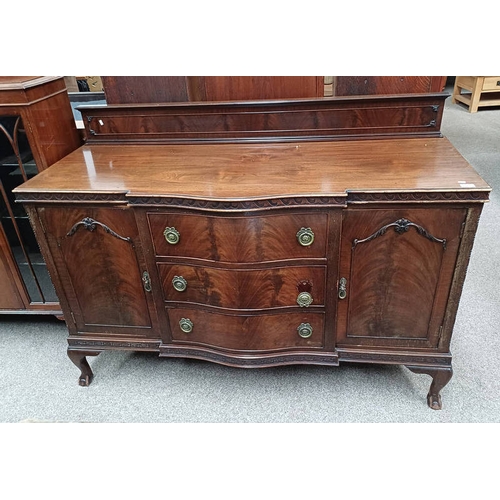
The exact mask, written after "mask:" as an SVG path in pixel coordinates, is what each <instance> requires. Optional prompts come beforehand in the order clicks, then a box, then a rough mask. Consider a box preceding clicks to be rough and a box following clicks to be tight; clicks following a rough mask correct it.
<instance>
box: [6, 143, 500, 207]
mask: <svg viewBox="0 0 500 500" xmlns="http://www.w3.org/2000/svg"><path fill="white" fill-rule="evenodd" d="M490 189H491V188H490V187H489V186H488V184H486V182H485V181H483V180H482V179H481V177H480V176H479V175H478V174H477V173H476V172H475V171H474V169H473V168H472V167H471V166H470V165H469V164H468V163H467V161H466V160H465V159H464V158H463V157H462V156H461V155H460V153H458V151H457V150H456V149H455V148H454V147H453V146H452V145H451V144H450V142H449V141H448V140H447V139H445V138H441V139H438V138H435V139H394V140H392V139H391V140H385V141H376V140H364V141H357V142H354V143H353V142H330V143H324V142H318V143H300V144H268V145H257V144H254V145H243V144H224V145H216V144H210V145H189V146H182V145H175V146H139V145H135V146H132V145H129V146H105V145H95V146H83V147H81V148H79V149H78V150H76V151H74V152H73V153H70V154H69V155H68V156H66V157H65V158H64V159H62V160H61V161H60V162H58V163H57V164H56V165H55V166H54V167H51V168H49V169H48V170H46V171H44V172H41V173H40V174H39V175H37V176H36V177H34V178H33V179H30V180H29V181H28V182H27V183H25V184H23V185H22V186H21V187H18V188H16V189H15V190H14V191H15V192H16V193H30V192H31V193H37V194H40V193H49V194H50V193H63V194H64V193H71V194H72V195H75V197H76V196H77V195H78V194H79V193H92V194H93V195H96V194H99V193H105V194H108V193H109V194H111V195H113V196H116V198H117V199H119V200H121V199H122V198H123V195H124V194H127V195H128V197H134V196H136V197H140V196H172V197H179V198H183V197H189V198H194V199H204V200H248V199H250V200H251V199H260V198H266V197H276V196H278V197H279V196H283V197H300V196H306V197H307V196H329V195H341V196H342V195H343V196H345V195H346V193H347V192H349V193H357V192H364V193H373V192H375V193H377V192H380V191H383V192H388V193H397V192H403V191H405V192H422V191H429V192H435V191H440V190H441V191H453V192H457V193H465V194H466V193H470V192H477V191H482V190H483V191H490ZM19 198H20V199H23V197H22V196H19Z"/></svg>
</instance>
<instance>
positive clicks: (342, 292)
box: [339, 278, 347, 300]
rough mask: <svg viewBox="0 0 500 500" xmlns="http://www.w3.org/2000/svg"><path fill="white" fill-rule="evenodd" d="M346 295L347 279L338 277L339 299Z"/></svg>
mask: <svg viewBox="0 0 500 500" xmlns="http://www.w3.org/2000/svg"><path fill="white" fill-rule="evenodd" d="M346 297H347V280H346V279H345V278H340V283H339V299H341V300H344V299H345V298H346Z"/></svg>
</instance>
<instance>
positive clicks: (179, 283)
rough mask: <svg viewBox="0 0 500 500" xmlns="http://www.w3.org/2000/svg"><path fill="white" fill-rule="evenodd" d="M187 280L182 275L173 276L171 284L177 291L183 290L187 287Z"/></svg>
mask: <svg viewBox="0 0 500 500" xmlns="http://www.w3.org/2000/svg"><path fill="white" fill-rule="evenodd" d="M187 284H188V282H187V281H186V280H185V279H184V278H183V277H182V276H174V279H173V280H172V285H173V286H174V288H175V289H176V290H177V291H178V292H183V291H184V290H185V289H186V288H187Z"/></svg>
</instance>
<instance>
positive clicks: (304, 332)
mask: <svg viewBox="0 0 500 500" xmlns="http://www.w3.org/2000/svg"><path fill="white" fill-rule="evenodd" d="M297 333H298V334H299V335H300V336H301V337H302V338H303V339H308V338H309V337H310V336H311V335H312V334H313V327H312V326H311V324H310V323H301V324H300V325H299V326H298V327H297Z"/></svg>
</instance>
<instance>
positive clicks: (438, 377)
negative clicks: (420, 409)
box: [406, 366, 453, 410]
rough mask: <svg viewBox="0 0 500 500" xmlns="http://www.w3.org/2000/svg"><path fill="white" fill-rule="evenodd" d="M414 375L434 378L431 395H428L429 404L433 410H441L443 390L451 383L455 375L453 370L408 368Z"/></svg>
mask: <svg viewBox="0 0 500 500" xmlns="http://www.w3.org/2000/svg"><path fill="white" fill-rule="evenodd" d="M406 368H408V369H409V370H411V371H412V372H413V373H426V374H427V375H430V376H431V377H432V383H431V387H430V389H429V394H427V404H428V405H429V408H431V409H433V410H441V408H442V402H441V394H439V392H440V391H441V389H442V388H443V387H444V386H445V385H446V384H447V383H448V382H449V381H450V379H451V377H452V375H453V368H452V367H451V366H450V367H449V368H432V367H428V366H406Z"/></svg>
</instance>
